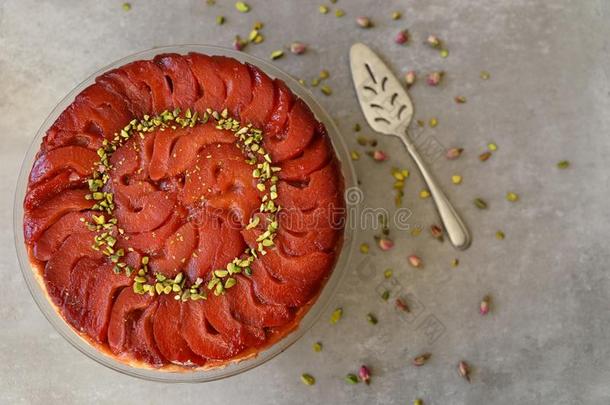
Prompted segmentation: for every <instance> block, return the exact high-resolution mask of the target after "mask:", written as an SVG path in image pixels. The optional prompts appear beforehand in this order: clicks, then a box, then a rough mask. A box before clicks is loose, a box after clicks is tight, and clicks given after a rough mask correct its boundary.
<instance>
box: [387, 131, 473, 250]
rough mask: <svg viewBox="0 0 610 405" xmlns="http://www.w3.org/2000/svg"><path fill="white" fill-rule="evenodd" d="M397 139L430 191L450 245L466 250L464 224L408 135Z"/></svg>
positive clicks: (467, 234) (467, 232)
mask: <svg viewBox="0 0 610 405" xmlns="http://www.w3.org/2000/svg"><path fill="white" fill-rule="evenodd" d="M399 138H400V139H401V140H402V142H403V143H404V145H405V147H406V148H407V151H408V152H409V155H411V158H412V159H413V160H414V161H415V164H416V165H417V168H418V169H419V171H420V172H421V175H422V177H423V178H424V181H425V183H426V185H427V186H428V190H430V195H431V196H432V199H433V200H434V203H435V204H436V209H437V211H438V214H439V216H440V217H441V222H442V223H443V227H444V228H445V231H446V232H447V235H448V236H449V240H450V241H451V244H452V245H453V246H454V247H455V248H456V249H459V250H464V249H466V248H468V246H470V242H471V237H470V232H469V231H468V228H467V227H466V225H465V224H464V221H462V218H460V216H459V215H458V213H457V211H456V210H455V208H454V207H453V205H452V204H451V202H450V201H449V199H448V198H447V196H446V195H445V193H444V192H443V190H442V189H441V188H440V186H439V185H438V183H437V181H436V180H435V179H434V176H433V175H432V173H431V172H430V170H429V169H428V166H427V164H426V163H425V162H424V160H423V158H422V157H421V155H420V154H419V152H418V151H417V148H416V147H415V144H414V143H413V141H412V140H411V138H410V137H409V133H408V132H405V133H404V134H403V135H400V136H399Z"/></svg>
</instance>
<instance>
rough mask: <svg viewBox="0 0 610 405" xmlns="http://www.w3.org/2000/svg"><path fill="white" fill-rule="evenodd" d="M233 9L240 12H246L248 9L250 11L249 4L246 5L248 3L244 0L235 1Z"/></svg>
mask: <svg viewBox="0 0 610 405" xmlns="http://www.w3.org/2000/svg"><path fill="white" fill-rule="evenodd" d="M235 9H236V10H237V11H239V12H240V13H247V12H248V11H250V5H248V3H246V2H244V1H238V2H237V3H235Z"/></svg>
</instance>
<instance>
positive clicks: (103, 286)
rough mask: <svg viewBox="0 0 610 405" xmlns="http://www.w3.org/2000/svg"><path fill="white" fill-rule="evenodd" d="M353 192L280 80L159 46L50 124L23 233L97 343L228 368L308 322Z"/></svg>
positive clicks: (135, 361)
mask: <svg viewBox="0 0 610 405" xmlns="http://www.w3.org/2000/svg"><path fill="white" fill-rule="evenodd" d="M343 191H344V182H343V177H342V175H341V170H340V166H339V163H338V161H337V158H336V156H335V153H334V150H333V148H332V145H331V142H330V140H329V139H328V136H327V133H326V130H325V128H324V125H323V124H321V123H320V122H318V121H317V120H316V117H315V116H314V115H313V113H312V112H311V110H310V109H309V107H308V106H307V105H306V104H305V102H304V101H302V100H301V99H299V98H298V97H296V96H295V95H294V94H293V93H292V92H291V91H290V89H289V88H288V87H287V86H286V85H285V84H284V82H282V81H281V80H278V79H272V78H270V77H269V76H267V75H266V74H265V73H264V72H262V71H261V70H259V69H258V68H256V67H255V66H252V65H250V64H243V63H241V62H239V61H237V60H235V59H233V58H230V57H225V56H208V55H204V54H199V53H190V54H188V55H179V54H163V55H158V56H156V57H155V58H154V59H153V60H140V61H136V62H132V63H129V64H126V65H124V66H121V67H119V68H117V69H114V70H111V71H109V72H106V73H104V74H102V75H100V76H99V77H97V78H96V80H95V83H94V84H92V85H91V86H89V87H87V88H86V89H85V90H83V91H82V92H81V93H80V94H78V95H77V96H76V98H75V100H74V102H72V104H70V105H69V106H68V107H67V108H66V109H65V110H64V111H63V112H62V113H61V115H60V116H59V118H57V120H56V121H55V123H54V124H53V125H52V126H51V128H49V129H48V130H47V132H46V136H45V137H44V139H43V142H42V144H41V145H40V149H39V152H38V154H37V156H36V160H35V163H34V165H33V167H32V169H31V172H30V176H29V182H28V187H27V192H26V196H25V200H24V218H23V227H24V236H25V243H26V248H27V250H28V253H29V256H30V261H31V263H32V264H33V267H34V268H35V271H37V272H38V273H39V276H40V277H39V278H40V279H41V280H42V281H43V284H44V289H45V290H46V293H47V295H48V297H49V299H50V300H51V301H52V302H53V304H54V306H55V308H56V309H57V311H58V312H59V313H60V314H61V315H62V317H63V318H64V320H65V321H66V322H67V323H68V324H70V325H71V326H72V327H73V328H74V329H75V330H76V331H77V332H78V333H79V334H80V335H81V336H82V337H83V338H85V339H87V340H88V341H89V342H90V343H91V344H92V345H94V346H95V347H96V348H98V349H99V350H101V351H104V352H105V353H107V354H110V355H111V356H113V357H115V358H116V359H118V360H120V361H121V362H125V363H128V364H131V365H135V366H138V367H154V368H159V369H163V370H169V369H171V370H176V369H185V370H187V369H194V368H200V367H205V368H211V367H218V366H222V365H225V364H227V363H229V362H234V361H236V360H240V359H244V358H247V357H251V356H255V355H256V354H257V353H258V352H260V351H261V350H263V349H264V348H267V347H269V346H270V345H272V344H273V343H275V342H277V341H278V340H280V339H282V338H283V337H285V336H286V335H287V334H289V333H290V332H291V331H292V330H294V329H295V328H296V327H298V324H299V321H300V319H301V318H302V317H303V316H304V315H305V313H306V312H307V310H308V309H309V307H310V306H311V305H312V304H313V302H314V301H315V299H316V297H317V296H318V294H319V293H320V291H321V289H322V288H323V286H324V283H325V281H326V280H327V279H328V277H329V276H330V273H331V272H332V269H333V266H334V263H335V261H336V259H337V256H338V254H339V251H340V249H341V244H342V237H343V226H344V220H345V209H344V200H343Z"/></svg>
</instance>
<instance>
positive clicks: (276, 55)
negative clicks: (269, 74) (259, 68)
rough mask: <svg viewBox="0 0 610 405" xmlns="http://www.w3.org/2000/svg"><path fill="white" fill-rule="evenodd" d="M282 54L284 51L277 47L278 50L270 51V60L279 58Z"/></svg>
mask: <svg viewBox="0 0 610 405" xmlns="http://www.w3.org/2000/svg"><path fill="white" fill-rule="evenodd" d="M282 56H284V51H282V50H281V49H278V50H275V51H273V52H271V59H272V60H276V59H279V58H281V57H282Z"/></svg>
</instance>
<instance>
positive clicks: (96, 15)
mask: <svg viewBox="0 0 610 405" xmlns="http://www.w3.org/2000/svg"><path fill="white" fill-rule="evenodd" d="M217 3H218V4H217V5H215V6H208V5H206V3H205V1H204V0H197V1H190V2H187V1H173V2H163V1H144V0H134V1H133V2H132V5H133V9H132V10H131V11H129V12H125V11H123V9H122V7H121V4H122V3H121V2H119V1H114V0H113V1H109V0H107V1H94V0H86V1H85V0H71V1H67V0H66V1H48V0H47V1H33V0H0V89H1V90H0V91H1V94H2V97H0V117H1V118H0V137H1V138H0V139H1V140H2V147H1V148H0V169H1V170H0V176H1V177H0V178H1V181H0V188H1V190H2V198H1V199H0V215H1V217H2V225H3V226H2V229H1V230H0V246H1V249H2V250H1V252H2V254H1V255H0V266H1V270H2V285H3V288H2V293H1V294H0V322H1V325H2V326H1V327H0V402H2V403H6V404H13V403H32V404H37V403H58V404H59V403H61V404H76V403H94V402H100V403H121V404H127V403H134V404H142V403H153V404H166V403H170V402H171V403H189V404H191V403H197V404H237V403H252V404H280V403H282V404H283V403H289V404H309V403H324V404H339V403H341V404H373V403H380V404H404V403H411V402H412V401H413V400H414V399H415V398H417V397H420V398H422V399H424V401H425V403H426V404H555V405H559V404H585V403H586V404H607V403H610V384H609V382H610V345H609V344H608V343H609V339H610V310H609V309H610V276H609V270H610V269H609V264H608V263H609V262H610V249H609V248H608V243H607V240H608V236H609V235H608V234H609V232H610V208H609V203H608V198H609V197H610V175H609V174H608V169H607V163H608V156H609V154H610V80H609V78H610V76H609V75H610V57H609V38H610V23H609V21H610V3H608V2H607V1H605V0H597V1H594V0H583V1H569V0H561V1H560V0H555V1H544V2H543V1H530V0H510V1H509V0H504V1H486V0H477V1H470V0H460V1H456V0H432V1H430V0H408V1H390V0H385V1H380V0H378V1H370V0H339V1H338V2H337V4H335V5H331V4H330V3H328V2H326V1H317V0H316V1H310V0H299V1H297V0H283V1H262V0H251V2H250V3H251V5H252V11H251V12H250V13H248V14H239V13H237V12H236V11H235V10H234V8H233V1H228V0H227V1H225V0H218V2H217ZM321 3H328V5H329V6H331V11H330V13H329V14H327V15H321V14H319V13H318V5H319V4H321ZM336 8H342V9H344V10H345V12H346V15H345V16H344V17H342V18H336V17H335V16H334V10H335V9H336ZM393 10H399V11H401V12H403V14H404V17H403V19H401V20H399V21H392V20H391V19H390V14H391V12H392V11H393ZM217 15H225V16H226V18H227V23H226V24H225V25H224V26H221V27H220V26H216V25H215V23H214V20H215V17H216V16H217ZM358 15H368V16H370V17H371V18H372V19H373V21H374V23H375V27H374V28H372V29H369V30H362V29H359V28H357V27H356V25H355V22H354V19H355V17H356V16H358ZM256 20H260V21H263V22H264V23H265V28H264V30H263V33H264V35H265V37H266V40H265V42H264V43H262V44H260V45H256V46H250V47H248V48H247V52H249V53H252V54H254V55H257V56H261V57H265V58H267V57H268V55H269V53H270V52H271V51H272V50H274V49H277V48H280V47H282V46H285V45H286V44H288V43H290V42H291V41H293V40H300V41H304V42H307V43H309V44H310V51H309V52H307V54H305V55H302V56H295V55H290V54H288V55H286V56H285V57H284V58H283V59H281V60H278V61H277V62H276V63H277V65H278V66H280V67H281V68H283V69H285V70H286V71H287V72H289V73H291V74H293V75H294V76H296V77H302V78H308V79H311V77H313V76H314V75H316V74H317V72H318V71H319V70H320V69H322V68H326V69H328V70H329V71H330V72H331V78H330V80H329V81H328V84H329V85H330V86H331V87H332V89H333V94H332V96H330V97H326V96H324V95H322V94H321V93H320V91H319V89H314V94H315V95H316V97H317V98H318V99H319V100H320V101H321V103H322V104H323V105H324V106H325V107H327V108H328V109H329V110H330V112H331V113H332V115H333V116H334V118H335V119H336V120H337V122H338V124H339V126H340V128H341V129H342V131H343V135H344V137H345V139H346V140H347V142H348V143H349V145H350V148H353V149H356V148H359V147H358V145H357V143H356V141H355V136H354V134H353V133H352V131H351V128H352V126H353V125H354V123H355V122H360V123H363V119H362V116H361V114H360V111H359V107H358V105H357V104H356V100H355V96H354V92H353V90H352V87H351V82H350V75H349V70H348V65H347V53H348V49H349V46H350V45H351V44H352V43H353V42H355V41H363V42H366V43H368V44H370V45H371V46H372V47H373V48H375V49H376V50H378V51H379V52H380V53H381V54H382V55H383V56H384V57H385V58H386V60H388V61H390V64H391V65H392V67H393V68H394V69H395V70H396V71H397V72H399V73H400V72H405V71H407V70H410V69H414V70H417V71H418V72H425V71H428V70H432V69H443V70H445V71H446V72H447V74H446V80H445V81H444V83H443V84H442V85H441V86H440V88H434V89H433V88H428V87H427V86H425V85H424V84H423V83H421V82H420V83H417V84H416V85H415V86H414V87H413V88H412V92H411V94H412V96H413V99H414V102H415V105H416V116H417V118H419V119H423V120H426V121H427V120H429V119H430V118H432V117H437V118H438V121H439V124H438V126H437V127H436V128H433V129H431V128H426V129H424V130H423V132H422V135H423V137H421V138H420V139H422V142H425V143H426V145H428V146H430V145H432V147H433V148H432V149H429V151H431V152H429V153H427V156H428V159H429V160H430V161H431V163H432V166H433V169H434V170H435V172H436V174H437V176H438V177H439V179H440V180H441V182H442V183H443V185H444V187H445V189H446V190H447V193H448V194H449V195H450V197H451V199H452V200H453V201H454V203H455V204H456V205H457V207H459V209H460V211H461V212H462V213H463V215H464V217H465V219H466V221H467V222H468V224H469V225H470V227H471V229H472V231H473V234H474V243H473V245H472V247H471V248H470V250H468V251H466V252H464V253H457V252H456V251H454V250H453V249H452V248H451V247H450V245H449V244H448V243H447V242H445V243H439V242H438V241H436V240H433V239H432V237H431V236H430V235H429V233H428V232H427V230H426V231H424V232H423V233H422V234H421V235H420V236H418V237H413V236H411V235H410V233H409V232H407V231H396V230H393V232H392V237H393V238H394V239H395V241H396V247H395V248H394V249H393V250H392V251H391V252H388V253H381V252H380V251H378V249H376V248H374V247H373V248H372V249H371V254H369V255H368V256H367V257H364V256H359V257H357V258H356V261H355V265H354V268H353V269H350V274H349V275H348V276H347V277H346V279H345V283H344V284H343V285H342V286H341V287H340V291H339V293H338V294H337V296H336V298H335V299H334V303H333V304H332V306H333V307H335V306H342V307H343V308H344V317H343V319H342V320H341V321H340V322H339V323H338V324H337V325H330V324H329V322H328V317H329V315H330V312H331V309H332V308H331V309H329V310H328V311H327V312H328V313H327V314H325V315H324V318H323V319H322V320H321V321H320V322H319V323H318V324H316V325H315V326H314V327H313V329H312V330H310V331H309V332H308V333H307V334H306V335H305V336H304V337H303V338H302V340H301V341H299V342H298V343H297V344H296V345H294V346H293V347H291V348H290V349H289V350H288V351H287V352H285V353H283V354H281V355H280V356H279V357H277V358H275V359H274V360H272V361H270V362H268V363H267V364H265V365H263V366H261V367H259V368H257V369H254V370H252V371H249V372H247V373H245V374H243V375H240V376H237V377H234V378H231V379H228V380H225V381H221V382H215V383H208V384H200V385H164V384H160V383H152V382H146V381H140V380H137V379H133V378H130V377H126V376H123V375H119V374H118V373H116V372H114V371H111V370H109V369H106V368H104V367H102V366H100V365H98V364H96V363H95V362H93V361H92V360H89V359H88V358H86V357H85V356H84V355H82V354H80V353H79V352H78V351H76V350H75V349H74V348H72V347H71V346H70V345H69V344H68V343H66V342H65V341H64V340H63V339H62V338H61V337H60V336H59V335H58V334H57V333H56V332H55V331H54V330H53V329H52V328H51V326H50V325H49V323H48V322H47V321H46V320H45V319H44V317H43V316H42V314H41V313H40V312H39V310H38V308H37V307H36V306H35V304H34V302H33V300H32V299H31V297H30V296H29V293H28V292H27V290H26V286H25V283H24V281H23V280H22V276H21V273H20V271H19V268H18V265H17V260H16V257H15V253H14V248H13V233H12V226H11V216H12V200H13V192H14V187H15V181H16V175H17V173H18V169H19V166H20V163H21V159H22V156H23V155H24V154H25V151H26V148H27V146H28V144H29V142H30V141H31V139H32V137H33V136H34V133H35V131H36V129H37V128H38V126H39V125H40V124H41V123H42V121H43V120H44V118H45V117H46V115H47V114H48V113H49V112H50V110H51V109H52V108H53V106H54V105H55V104H56V103H57V102H58V101H59V100H60V99H61V98H62V97H63V96H64V95H65V94H66V93H67V92H69V91H70V90H71V89H72V88H73V87H74V86H75V85H76V84H77V83H79V82H80V81H81V80H83V79H84V78H85V77H86V76H88V75H89V74H91V73H92V72H94V71H96V70H97V69H99V68H100V67H102V66H104V65H106V64H108V63H109V62H111V61H114V60H116V59H118V58H121V57H123V56H126V55H128V54H130V53H133V52H136V51H140V50H144V49H147V48H151V47H155V46H161V45H172V44H183V43H207V44H217V45H224V46H230V45H231V42H232V38H233V36H234V35H235V34H237V33H240V34H242V35H247V33H248V31H249V29H250V26H251V25H252V24H253V22H254V21H256ZM401 28H408V29H409V30H410V31H411V33H412V37H413V39H412V44H411V45H408V46H398V45H396V44H394V43H393V37H394V35H395V33H396V32H397V31H398V30H399V29H401ZM428 33H435V34H437V35H438V36H439V37H441V38H442V39H443V40H445V42H446V44H447V47H448V49H449V51H450V54H449V57H448V58H447V59H442V58H440V57H439V55H438V53H437V52H435V51H433V50H431V49H429V48H427V47H425V46H423V45H422V41H423V40H424V38H425V36H426V35H427V34H428ZM481 70H487V71H489V72H490V73H491V78H490V79H489V80H487V81H483V80H481V79H480V78H479V72H480V71H481ZM456 95H464V96H466V97H467V99H468V102H467V103H466V104H464V105H456V104H455V102H454V101H453V97H454V96H456ZM363 134H366V135H371V133H370V130H369V129H368V128H367V127H366V126H364V130H363ZM491 141H493V142H496V143H497V145H498V148H499V149H498V151H497V152H495V153H494V155H493V156H492V158H491V159H490V160H488V161H487V162H485V163H481V162H480V161H479V160H478V159H477V156H478V154H479V153H481V152H482V151H484V150H485V148H486V144H487V143H488V142H491ZM450 146H461V147H463V148H465V152H464V155H463V156H462V157H461V158H460V159H459V160H457V161H451V162H450V161H446V160H445V159H444V158H443V157H440V158H439V157H438V156H437V154H435V153H434V150H435V149H434V147H440V148H445V147H450ZM379 148H380V149H383V150H386V151H387V152H388V153H389V154H390V156H391V159H390V162H388V163H384V164H374V163H373V162H372V161H371V160H370V159H369V158H368V157H367V156H365V155H364V156H363V157H362V158H361V160H360V161H358V162H355V166H356V171H357V174H358V176H359V178H360V179H361V181H362V188H363V190H364V192H365V195H366V205H367V206H369V207H376V208H385V209H388V210H390V212H393V211H392V210H393V202H392V179H391V176H390V174H389V171H390V167H391V166H393V165H395V166H400V167H407V168H409V169H412V175H411V177H410V178H409V179H408V181H407V186H406V196H405V206H407V207H408V208H409V209H410V210H411V211H412V215H411V217H410V218H409V223H410V225H411V226H423V227H425V228H426V229H427V227H428V226H429V225H431V224H432V223H434V222H436V221H437V220H436V217H435V214H434V210H433V206H432V202H431V201H430V200H422V199H420V198H419V197H418V191H419V190H420V189H421V187H422V183H421V180H420V178H419V176H418V175H417V174H416V172H415V170H414V169H415V168H414V167H413V164H412V162H411V161H410V160H409V158H408V157H407V155H406V153H404V152H403V150H402V149H401V146H400V144H399V143H398V141H397V140H394V139H379ZM562 159H569V160H570V161H571V163H572V165H571V167H570V168H569V169H567V170H563V171H562V170H559V169H557V168H556V163H557V162H558V161H559V160H562ZM453 174H460V175H462V176H463V177H464V181H463V184H461V185H459V186H456V185H453V184H451V181H450V177H451V175H453ZM508 191H514V192H516V193H518V194H519V195H520V200H519V201H518V202H516V203H510V202H508V201H506V199H505V194H506V193H507V192H508ZM475 197H481V198H484V199H486V200H487V201H488V203H489V209H487V210H485V211H482V210H478V209H477V208H475V207H474V205H473V203H472V200H473V199H474V198H475ZM497 230H502V231H504V232H505V233H506V239H505V240H503V241H499V240H496V238H495V236H494V235H495V233H496V231H497ZM377 232H378V230H374V229H368V230H364V231H362V232H361V233H360V236H359V238H360V239H361V240H362V241H368V242H369V243H373V235H374V234H375V233H377ZM411 253H417V254H418V255H420V256H421V257H422V258H423V260H424V262H425V267H424V268H423V269H421V270H415V269H412V268H410V267H409V266H408V265H407V262H406V257H407V255H409V254H411ZM454 257H458V258H459V259H460V265H459V267H457V268H451V266H450V263H451V260H452V259H453V258H454ZM386 268H392V269H394V277H393V278H392V279H391V280H390V281H389V282H388V281H384V278H383V271H384V269H386ZM385 288H389V289H390V290H391V291H392V293H393V294H400V295H404V296H406V297H407V298H408V300H410V302H411V304H412V307H413V313H412V314H411V315H408V316H407V315H405V314H401V313H400V312H398V311H397V310H396V309H395V308H394V306H393V304H392V303H385V302H383V301H382V300H381V298H380V297H379V291H381V290H383V289H385ZM487 293H489V294H491V295H492V296H493V300H494V305H493V310H492V313H491V314H490V315H489V316H487V317H484V318H483V317H481V316H479V315H478V312H477V311H478V302H479V300H480V298H481V297H482V296H483V295H484V294H487ZM367 312H373V313H375V314H376V316H377V317H378V318H379V324H378V325H376V326H371V325H370V324H368V323H367V321H366V318H365V315H366V313H367ZM315 341H322V342H323V343H324V350H323V352H322V353H313V351H312V349H311V345H312V343H314V342H315ZM423 351H430V352H432V353H433V356H432V359H431V360H430V362H429V363H428V364H427V365H426V366H424V367H422V368H418V369H416V368H414V367H412V366H410V364H409V363H410V359H411V358H412V357H413V356H415V355H417V354H418V353H420V352H423ZM460 359H466V360H467V361H469V362H470V363H471V364H472V366H473V372H472V383H471V384H468V383H466V382H465V381H464V380H462V379H461V378H460V377H459V376H458V374H457V371H456V364H457V362H458V361H459V360H460ZM361 363H366V364H368V365H370V367H371V368H372V370H373V379H372V383H371V385H370V386H366V385H364V384H358V385H356V386H351V385H347V384H346V383H344V381H343V377H344V376H345V374H346V373H348V372H354V371H356V370H357V368H358V366H359V365H360V364H361ZM302 372H309V373H311V374H313V375H314V376H315V377H316V378H317V383H316V385H315V386H313V387H307V386H304V385H303V384H301V382H300V381H299V376H300V374H301V373H302Z"/></svg>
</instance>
